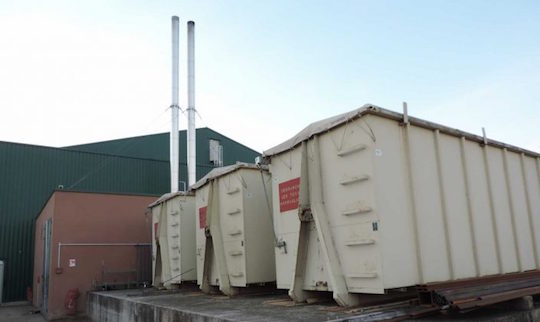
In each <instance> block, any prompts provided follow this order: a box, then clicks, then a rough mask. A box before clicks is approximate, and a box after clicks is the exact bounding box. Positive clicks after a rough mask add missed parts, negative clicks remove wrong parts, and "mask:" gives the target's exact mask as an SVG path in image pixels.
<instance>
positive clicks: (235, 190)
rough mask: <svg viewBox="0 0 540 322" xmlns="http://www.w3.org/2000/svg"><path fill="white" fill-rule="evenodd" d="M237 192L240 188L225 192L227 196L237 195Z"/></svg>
mask: <svg viewBox="0 0 540 322" xmlns="http://www.w3.org/2000/svg"><path fill="white" fill-rule="evenodd" d="M239 191H240V188H238V187H237V188H234V189H232V190H229V191H227V194H228V195H233V194H235V193H237V192H239Z"/></svg>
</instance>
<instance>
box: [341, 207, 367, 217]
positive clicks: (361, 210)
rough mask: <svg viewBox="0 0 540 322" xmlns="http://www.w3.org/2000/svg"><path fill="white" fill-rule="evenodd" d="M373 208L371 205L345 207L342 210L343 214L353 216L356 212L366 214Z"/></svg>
mask: <svg viewBox="0 0 540 322" xmlns="http://www.w3.org/2000/svg"><path fill="white" fill-rule="evenodd" d="M372 210H373V209H372V208H371V207H358V208H354V209H345V210H343V211H342V212H341V214H342V215H343V216H351V215H356V214H365V213H368V212H371V211H372Z"/></svg>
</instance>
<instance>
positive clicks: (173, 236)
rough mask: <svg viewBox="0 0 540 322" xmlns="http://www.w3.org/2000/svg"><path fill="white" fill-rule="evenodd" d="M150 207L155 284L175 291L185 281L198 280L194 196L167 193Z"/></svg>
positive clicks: (190, 194)
mask: <svg viewBox="0 0 540 322" xmlns="http://www.w3.org/2000/svg"><path fill="white" fill-rule="evenodd" d="M149 208H150V210H151V211H152V227H153V228H152V282H153V285H154V286H156V287H159V286H163V287H165V288H175V287H176V286H177V285H178V284H181V283H182V282H184V281H195V280H196V279H197V267H196V262H195V231H194V229H193V227H194V226H195V195H194V194H193V193H185V192H176V193H168V194H165V195H163V196H162V197H161V198H159V199H158V200H157V201H156V202H154V203H152V204H151V205H149Z"/></svg>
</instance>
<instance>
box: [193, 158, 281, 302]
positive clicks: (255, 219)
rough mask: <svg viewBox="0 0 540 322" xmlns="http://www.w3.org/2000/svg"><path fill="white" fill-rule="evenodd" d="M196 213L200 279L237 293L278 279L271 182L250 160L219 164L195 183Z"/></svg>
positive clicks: (205, 285)
mask: <svg viewBox="0 0 540 322" xmlns="http://www.w3.org/2000/svg"><path fill="white" fill-rule="evenodd" d="M192 188H193V189H195V196H196V212H197V217H198V220H197V223H196V231H197V251H196V253H197V283H198V284H199V285H200V287H201V289H202V290H203V291H204V292H210V291H211V289H212V287H215V286H219V290H220V291H222V292H223V293H224V294H226V295H235V294H237V293H238V291H239V288H241V287H246V286H249V285H250V284H259V283H267V282H274V281H275V262H274V240H275V238H274V232H273V225H272V208H271V207H272V205H271V195H270V193H271V191H270V189H271V182H270V175H269V174H268V170H267V169H263V168H260V167H257V166H255V165H250V164H246V163H237V164H235V165H231V166H226V167H221V168H216V169H214V170H212V171H211V172H210V173H208V174H207V175H206V176H205V177H204V178H202V179H201V180H199V181H198V182H197V183H196V184H195V185H193V186H192Z"/></svg>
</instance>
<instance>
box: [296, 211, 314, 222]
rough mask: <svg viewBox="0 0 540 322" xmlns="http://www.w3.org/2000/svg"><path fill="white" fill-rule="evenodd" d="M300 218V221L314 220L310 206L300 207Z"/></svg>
mask: <svg viewBox="0 0 540 322" xmlns="http://www.w3.org/2000/svg"><path fill="white" fill-rule="evenodd" d="M298 219H300V221H306V222H309V221H313V214H312V213H311V209H310V208H304V209H299V210H298Z"/></svg>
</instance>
